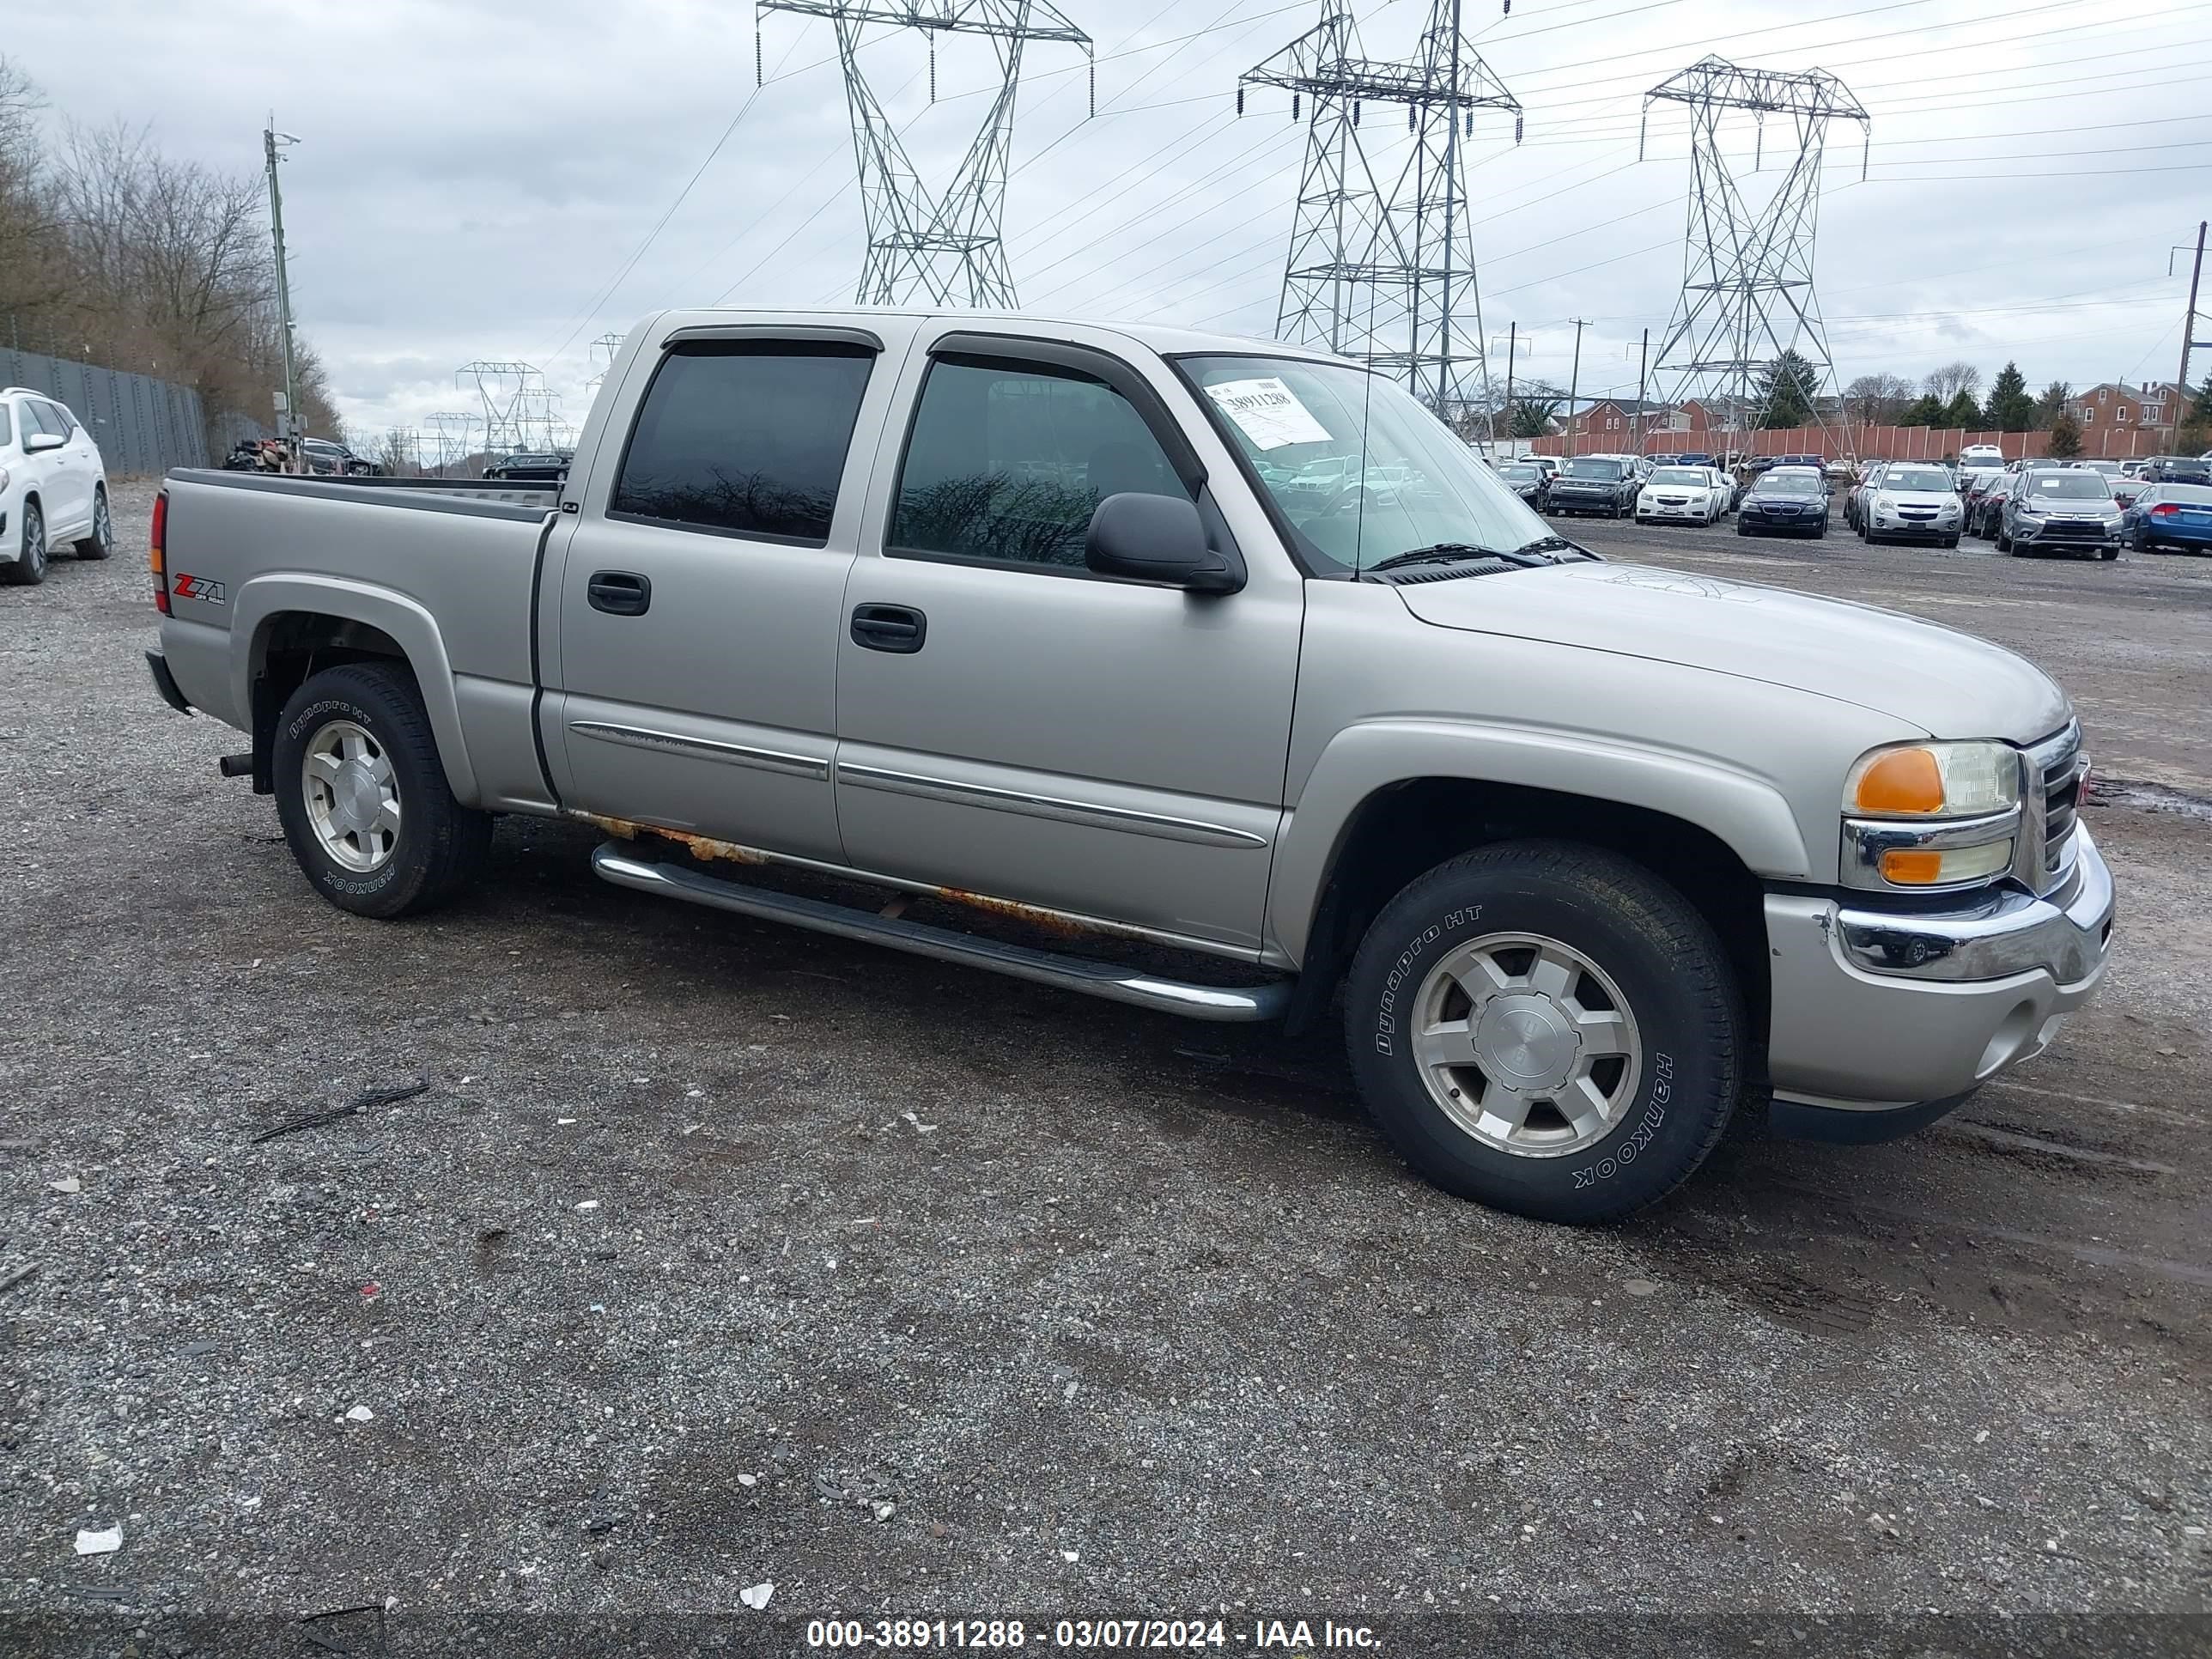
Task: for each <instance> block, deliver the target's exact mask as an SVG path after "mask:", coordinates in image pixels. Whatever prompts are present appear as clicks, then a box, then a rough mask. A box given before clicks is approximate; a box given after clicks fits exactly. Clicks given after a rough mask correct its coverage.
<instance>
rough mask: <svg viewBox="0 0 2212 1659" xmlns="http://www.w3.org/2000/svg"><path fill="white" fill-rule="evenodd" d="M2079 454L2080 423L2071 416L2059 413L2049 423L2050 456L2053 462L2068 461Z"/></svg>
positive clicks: (2062, 412)
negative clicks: (2055, 418)
mask: <svg viewBox="0 0 2212 1659" xmlns="http://www.w3.org/2000/svg"><path fill="white" fill-rule="evenodd" d="M2080 453H2081V422H2079V421H2077V420H2075V418H2074V417H2073V416H2071V415H2069V414H2066V413H2065V412H2064V411H2063V410H2062V411H2061V412H2060V414H2059V416H2058V418H2057V420H2055V421H2053V422H2051V459H2053V460H2059V461H2063V460H2067V459H2071V458H2072V457H2074V456H2075V455H2079V454H2080Z"/></svg>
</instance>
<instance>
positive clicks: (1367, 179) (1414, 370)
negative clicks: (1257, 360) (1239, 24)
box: [1237, 0, 1522, 421]
mask: <svg viewBox="0 0 2212 1659" xmlns="http://www.w3.org/2000/svg"><path fill="white" fill-rule="evenodd" d="M1461 12H1462V0H1431V4H1430V7H1429V15H1428V21H1427V24H1426V26H1425V27H1424V28H1423V29H1422V32H1421V43H1420V48H1419V51H1418V52H1416V53H1415V54H1414V56H1413V59H1412V61H1410V62H1407V63H1392V62H1387V61H1383V60H1378V59H1375V58H1369V57H1367V56H1366V55H1365V53H1364V52H1363V50H1362V49H1361V46H1360V44H1359V37H1358V31H1357V29H1356V28H1355V27H1354V25H1353V22H1352V11H1351V9H1350V7H1349V6H1348V5H1346V3H1345V0H1323V3H1322V21H1320V23H1319V24H1317V25H1316V27H1313V28H1311V29H1310V30H1308V31H1307V32H1306V33H1304V34H1302V35H1300V36H1299V37H1298V38H1297V40H1294V41H1292V42H1291V44H1290V45H1289V46H1286V47H1285V48H1284V49H1283V50H1282V51H1281V52H1278V53H1276V54H1275V56H1274V57H1273V58H1269V59H1267V62H1265V63H1263V64H1259V65H1257V66H1256V67H1255V68H1253V69H1250V70H1247V71H1245V73H1244V74H1243V76H1241V77H1240V78H1239V79H1238V82H1237V112H1238V113H1239V114H1242V113H1243V109H1244V94H1245V89H1246V88H1249V87H1255V86H1270V87H1281V88H1285V89H1287V90H1288V91H1289V93H1290V94H1291V119H1292V120H1293V121H1295V120H1297V119H1298V118H1299V117H1300V115H1301V114H1302V113H1303V114H1304V117H1305V119H1306V121H1307V123H1308V127H1307V137H1306V157H1305V167H1304V173H1302V175H1301V177H1300V179H1299V182H1298V201H1297V219H1296V222H1294V224H1293V225H1292V227H1291V248H1290V257H1289V258H1288V259H1287V260H1286V261H1285V264H1284V267H1283V292H1282V299H1281V301H1280V303H1279V305H1278V307H1276V313H1275V333H1276V336H1277V337H1278V338H1280V339H1285V340H1290V341H1292V342H1295V343H1298V344H1301V345H1313V346H1323V347H1326V348H1327V349H1329V350H1331V351H1335V352H1339V353H1341V354H1342V355H1344V356H1347V357H1354V358H1358V359H1360V360H1361V361H1363V362H1368V363H1370V364H1372V365H1373V366H1374V367H1376V368H1378V369H1382V370H1384V371H1386V372H1388V373H1389V374H1392V375H1394V376H1395V377H1396V378H1397V379H1399V380H1402V381H1404V382H1405V384H1406V385H1407V386H1408V387H1409V388H1410V389H1411V390H1412V392H1413V395H1414V396H1415V397H1417V398H1419V399H1420V400H1421V401H1422V402H1423V403H1425V404H1427V405H1428V406H1429V407H1430V408H1431V409H1433V410H1436V411H1437V414H1438V415H1440V416H1443V418H1444V419H1445V420H1447V421H1457V420H1459V419H1460V418H1462V416H1465V415H1466V413H1467V412H1468V410H1470V409H1479V410H1482V411H1484V413H1485V414H1486V415H1487V414H1488V412H1489V410H1490V397H1489V385H1490V376H1489V370H1488V368H1487V366H1486V363H1485V362H1484V360H1483V351H1482V301H1481V295H1480V292H1479V290H1478V289H1477V287H1476V283H1475V265H1474V224H1473V221H1472V216H1470V215H1469V213H1468V203H1467V160H1466V154H1465V150H1466V144H1467V141H1468V139H1469V138H1470V137H1473V135H1474V118H1475V112H1477V111H1478V110H1497V111H1498V112H1501V113H1505V112H1510V114H1511V115H1512V117H1513V137H1514V142H1516V143H1519V142H1520V138H1521V131H1522V115H1521V106H1520V104H1519V103H1518V102H1517V101H1516V100H1515V98H1514V96H1513V94H1511V93H1510V92H1508V91H1507V90H1506V89H1505V87H1504V83H1503V82H1500V81H1499V80H1498V77H1497V76H1495V75H1494V74H1492V72H1491V69H1490V65H1489V64H1486V63H1484V62H1483V61H1482V58H1481V55H1480V53H1478V52H1476V51H1475V50H1474V45H1473V44H1472V42H1471V41H1470V40H1469V39H1468V36H1467V35H1466V34H1465V33H1462V28H1461ZM1370 105H1380V106H1384V107H1385V108H1391V107H1395V106H1404V108H1405V111H1406V128H1407V132H1409V133H1410V134H1411V135H1412V136H1413V143H1411V144H1410V145H1409V146H1407V154H1406V156H1405V159H1404V160H1403V161H1402V162H1401V163H1399V164H1398V165H1397V167H1396V170H1395V176H1392V174H1391V173H1390V169H1389V167H1385V168H1384V171H1383V174H1382V175H1379V176H1378V174H1377V173H1376V167H1375V163H1374V160H1373V158H1372V157H1370V155H1369V154H1368V152H1367V150H1366V149H1365V148H1364V146H1363V145H1362V144H1361V143H1360V123H1361V117H1362V115H1363V114H1364V112H1365V109H1366V106H1370Z"/></svg>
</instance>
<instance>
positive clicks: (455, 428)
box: [424, 410, 477, 478]
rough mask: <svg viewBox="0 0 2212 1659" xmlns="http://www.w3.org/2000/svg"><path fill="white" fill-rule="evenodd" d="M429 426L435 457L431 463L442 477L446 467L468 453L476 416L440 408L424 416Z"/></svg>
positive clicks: (463, 411)
mask: <svg viewBox="0 0 2212 1659" xmlns="http://www.w3.org/2000/svg"><path fill="white" fill-rule="evenodd" d="M424 420H425V422H426V423H427V424H428V427H429V428H430V440H431V442H432V444H433V445H434V446H435V448H434V452H433V453H435V455H436V456H437V459H436V460H435V462H433V463H431V465H435V466H436V468H437V469H438V476H439V477H441V478H442V477H445V476H446V469H447V467H449V466H452V465H453V464H454V463H455V462H456V461H459V460H462V459H465V458H466V457H467V455H468V453H469V448H470V444H469V435H470V434H471V433H472V432H474V431H475V430H476V429H477V417H476V416H474V415H472V414H471V413H469V412H468V411H466V410H439V411H438V412H437V413H435V414H434V415H429V416H425V417H424Z"/></svg>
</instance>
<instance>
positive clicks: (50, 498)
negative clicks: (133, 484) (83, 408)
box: [0, 386, 115, 586]
mask: <svg viewBox="0 0 2212 1659" xmlns="http://www.w3.org/2000/svg"><path fill="white" fill-rule="evenodd" d="M58 545H66V546H68V547H69V548H70V550H71V551H72V552H74V553H75V554H76V556H77V557H79V558H80V559H104V558H106V556H108V554H109V552H110V551H111V550H112V549H113V548H114V545H115V527H114V525H113V523H112V520H110V519H109V517H108V510H107V466H106V463H105V462H104V461H102V460H101V459H100V446H99V445H98V444H96V443H94V441H92V435H91V434H90V433H89V432H87V431H86V430H85V429H84V428H83V426H82V424H81V423H80V422H78V420H77V418H76V416H74V415H72V414H70V411H69V408H68V406H67V405H66V404H61V403H58V402H56V401H55V400H54V399H53V398H49V397H46V396H45V395H44V394H43V393H40V392H33V391H32V390H30V389H29V388H28V387H27V386H9V387H8V388H7V389H6V390H5V391H0V580H6V581H10V582H15V583H16V584H18V585H20V586H30V585H31V584H33V583H35V582H42V581H44V580H46V565H47V562H48V561H49V559H50V558H51V557H52V550H53V549H54V548H55V547H57V546H58Z"/></svg>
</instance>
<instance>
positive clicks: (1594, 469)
mask: <svg viewBox="0 0 2212 1659" xmlns="http://www.w3.org/2000/svg"><path fill="white" fill-rule="evenodd" d="M1567 476H1568V477H1570V478H1595V479H1597V480H1599V481H1600V482H1601V483H1620V462H1619V461H1569V462H1568V463H1567Z"/></svg>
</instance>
